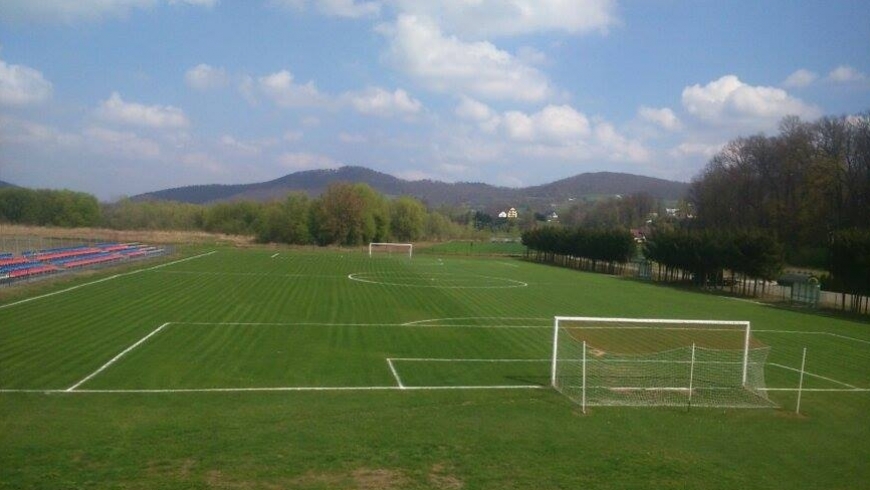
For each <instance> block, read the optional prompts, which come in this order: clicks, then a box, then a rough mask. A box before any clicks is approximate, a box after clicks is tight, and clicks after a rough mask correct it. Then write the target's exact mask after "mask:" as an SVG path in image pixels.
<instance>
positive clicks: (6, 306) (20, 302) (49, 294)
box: [0, 250, 216, 309]
mask: <svg viewBox="0 0 870 490" xmlns="http://www.w3.org/2000/svg"><path fill="white" fill-rule="evenodd" d="M215 252H216V251H215V250H212V251H211V252H206V253H204V254H199V255H194V256H193V257H187V258H184V259H181V260H176V261H173V262H167V263H165V264H159V265H156V266H154V267H148V268H147V269H137V270H135V271H130V272H123V273H121V274H115V275H113V276H109V277H104V278H102V279H97V280H96V281H91V282H86V283H84V284H79V285H78V286H73V287H69V288H66V289H61V290H60V291H55V292H53V293H48V294H42V295H39V296H34V297H32V298H27V299H22V300H21V301H16V302H14V303H9V304H5V305H0V309H3V308H9V307H10V306H15V305H20V304H23V303H27V302H30V301H34V300H37V299H42V298H48V297H49V296H54V295H56V294H61V293H67V292H70V291H75V290H76V289H79V288H83V287H85V286H91V285H93V284H99V283H101V282H105V281H111V280H112V279H117V278H119V277H124V276H130V275H133V274H138V273H140V272H145V271H152V270H155V269H159V268H161V267H166V266H168V265H173V264H180V263H182V262H187V261H188V260H193V259H198V258H200V257H205V256H207V255H211V254H213V253H215Z"/></svg>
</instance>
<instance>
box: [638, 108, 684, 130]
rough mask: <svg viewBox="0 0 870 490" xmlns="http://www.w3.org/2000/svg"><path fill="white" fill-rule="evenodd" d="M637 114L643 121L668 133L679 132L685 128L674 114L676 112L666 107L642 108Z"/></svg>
mask: <svg viewBox="0 0 870 490" xmlns="http://www.w3.org/2000/svg"><path fill="white" fill-rule="evenodd" d="M637 114H638V115H639V116H640V117H641V119H643V120H645V121H648V122H651V123H653V124H655V125H657V126H659V127H661V128H663V129H666V130H668V131H678V130H679V129H681V128H682V127H683V124H682V123H681V122H680V119H679V118H678V117H677V115H676V114H674V111H672V110H671V109H669V108H667V107H665V108H662V109H655V108H653V107H646V106H642V107H641V108H640V109H638V111H637Z"/></svg>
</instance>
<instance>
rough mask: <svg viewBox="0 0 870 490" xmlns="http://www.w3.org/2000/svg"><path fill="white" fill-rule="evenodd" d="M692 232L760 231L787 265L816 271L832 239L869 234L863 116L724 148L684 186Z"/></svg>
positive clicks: (867, 133)
mask: <svg viewBox="0 0 870 490" xmlns="http://www.w3.org/2000/svg"><path fill="white" fill-rule="evenodd" d="M689 201H690V202H691V203H692V205H693V206H694V209H695V214H696V216H697V223H696V224H697V225H698V226H700V227H704V228H711V229H752V228H755V229H763V230H766V231H768V232H770V233H772V234H774V236H776V238H777V239H779V240H780V241H781V242H782V243H783V246H784V247H785V248H784V250H785V252H786V254H787V257H788V260H789V262H790V263H804V264H806V265H816V266H820V267H824V266H827V265H829V264H828V263H827V262H828V260H827V259H828V256H827V253H826V252H827V249H828V246H829V243H830V238H831V235H832V233H834V232H836V231H838V230H844V229H849V228H861V229H867V228H870V212H868V209H870V113H868V114H864V115H861V116H849V117H840V118H831V117H826V118H822V119H819V120H817V121H815V122H803V121H801V120H800V119H798V118H797V117H788V118H785V119H784V120H783V121H782V122H781V124H780V129H779V134H777V135H775V136H765V135H761V134H760V135H755V136H751V137H748V138H738V139H736V140H734V141H731V142H730V143H728V144H727V145H726V146H725V147H724V148H723V149H722V150H721V151H720V152H719V153H718V154H717V155H715V156H714V157H713V158H712V159H711V160H710V162H709V163H708V164H707V166H706V167H705V168H704V170H703V171H702V172H701V174H699V176H698V177H697V178H696V179H695V180H694V181H693V182H692V184H691V187H690V192H689Z"/></svg>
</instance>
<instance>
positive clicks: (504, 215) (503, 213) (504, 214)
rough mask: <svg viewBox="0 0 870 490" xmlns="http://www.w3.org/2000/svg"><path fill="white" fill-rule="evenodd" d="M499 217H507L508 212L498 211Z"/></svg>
mask: <svg viewBox="0 0 870 490" xmlns="http://www.w3.org/2000/svg"><path fill="white" fill-rule="evenodd" d="M498 217H499V218H507V213H506V212H504V211H502V212H500V213H498Z"/></svg>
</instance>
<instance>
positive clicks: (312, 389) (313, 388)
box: [0, 385, 550, 395]
mask: <svg viewBox="0 0 870 490" xmlns="http://www.w3.org/2000/svg"><path fill="white" fill-rule="evenodd" d="M548 388H550V387H549V386H544V385H480V386H403V387H399V386H275V387H252V388H175V389H161V388H156V389H135V388H134V389H104V390H88V389H84V390H73V391H69V390H68V389H67V390H57V389H47V390H34V389H0V394H2V393H42V394H45V395H52V394H68V395H91V394H119V395H123V394H161V393H166V394H173V393H259V392H324V391H337V392H339V391H350V392H353V391H449V390H539V389H548Z"/></svg>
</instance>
